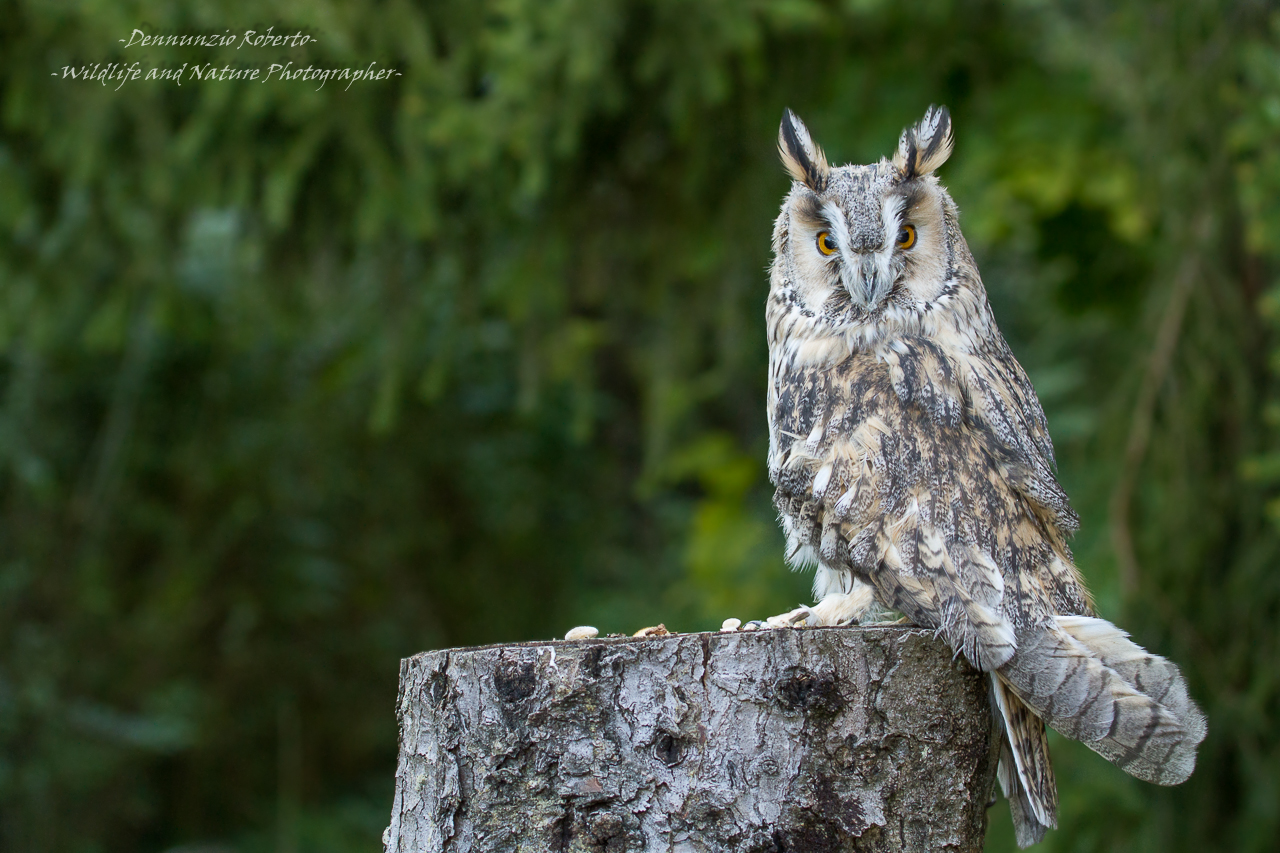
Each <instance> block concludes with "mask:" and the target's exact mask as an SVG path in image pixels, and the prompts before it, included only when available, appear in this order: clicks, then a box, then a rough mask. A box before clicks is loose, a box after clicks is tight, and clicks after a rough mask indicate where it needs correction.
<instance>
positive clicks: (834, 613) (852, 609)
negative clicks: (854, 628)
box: [720, 584, 877, 631]
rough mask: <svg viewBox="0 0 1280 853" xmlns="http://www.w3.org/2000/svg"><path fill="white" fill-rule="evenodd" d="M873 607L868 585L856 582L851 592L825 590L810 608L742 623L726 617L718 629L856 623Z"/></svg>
mask: <svg viewBox="0 0 1280 853" xmlns="http://www.w3.org/2000/svg"><path fill="white" fill-rule="evenodd" d="M876 610H877V605H876V599H875V596H874V595H873V594H872V592H871V587H869V586H867V585H865V584H856V585H855V586H854V589H853V592H833V593H828V594H827V595H826V596H825V597H823V599H822V600H821V601H819V602H818V603H817V604H815V605H813V606H812V607H808V606H806V605H803V604H802V605H800V606H799V607H797V608H796V609H795V610H790V611H788V612H786V613H779V614H778V615H777V616H770V617H769V618H768V619H756V620H753V621H751V622H748V623H746V624H745V625H742V623H740V622H738V620H737V619H726V620H725V622H724V625H722V626H721V627H720V630H721V631H737V630H739V627H738V626H739V625H741V630H743V631H755V630H759V629H762V628H801V627H805V628H813V627H817V626H819V625H856V624H858V622H859V621H860V620H861V619H862V618H863V617H865V616H867V615H868V614H869V613H872V612H875V611H876Z"/></svg>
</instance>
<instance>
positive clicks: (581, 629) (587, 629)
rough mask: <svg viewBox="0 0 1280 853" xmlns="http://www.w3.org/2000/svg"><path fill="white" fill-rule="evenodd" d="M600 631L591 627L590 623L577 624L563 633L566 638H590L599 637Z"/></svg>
mask: <svg viewBox="0 0 1280 853" xmlns="http://www.w3.org/2000/svg"><path fill="white" fill-rule="evenodd" d="M599 636H600V631H599V629H597V628H592V627H591V626H590V625H579V626H578V627H577V628H574V629H572V630H570V631H569V633H567V634H565V635H564V638H565V639H566V640H590V639H592V638H593V637H599Z"/></svg>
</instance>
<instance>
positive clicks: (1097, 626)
mask: <svg viewBox="0 0 1280 853" xmlns="http://www.w3.org/2000/svg"><path fill="white" fill-rule="evenodd" d="M1056 618H1057V621H1058V627H1059V628H1062V629H1064V630H1065V631H1066V632H1067V633H1068V634H1070V635H1071V636H1072V637H1073V638H1074V639H1075V640H1076V641H1077V642H1080V643H1082V644H1083V645H1085V646H1088V648H1089V650H1090V651H1091V652H1093V653H1094V654H1095V655H1097V657H1098V658H1099V659H1100V660H1101V661H1102V662H1103V663H1104V664H1106V665H1107V666H1109V667H1111V668H1112V669H1114V670H1115V671H1116V672H1117V673H1118V674H1119V675H1120V677H1121V678H1123V679H1124V680H1125V681H1127V682H1129V683H1130V684H1132V685H1133V686H1134V687H1135V688H1137V689H1138V690H1139V691H1141V692H1142V693H1145V694H1146V695H1147V696H1150V697H1151V698H1152V699H1154V700H1155V701H1157V702H1159V703H1160V704H1161V705H1163V706H1164V707H1165V708H1166V709H1167V710H1169V711H1170V712H1172V714H1173V715H1174V716H1175V717H1177V718H1178V721H1179V722H1180V723H1181V724H1182V727H1183V728H1184V729H1186V730H1187V734H1188V736H1189V737H1190V740H1191V743H1192V744H1193V745H1195V744H1198V743H1200V742H1201V741H1202V740H1204V736H1205V734H1206V731H1207V729H1206V727H1205V720H1204V714H1203V713H1201V712H1200V709H1199V708H1198V707H1197V706H1196V703H1195V702H1194V701H1193V700H1192V699H1191V694H1190V693H1189V692H1188V691H1187V682H1186V680H1185V679H1184V678H1183V677H1182V673H1181V672H1180V671H1179V670H1178V667H1177V666H1175V665H1174V664H1173V663H1172V662H1171V661H1168V660H1166V659H1165V658H1162V657H1160V656H1159V655H1153V654H1151V652H1149V651H1147V650H1146V649H1144V648H1143V647H1142V646H1140V645H1138V644H1137V643H1135V642H1133V641H1132V640H1130V639H1129V635H1128V633H1126V632H1125V631H1123V630H1121V629H1120V628H1117V627H1116V626H1115V625H1113V624H1111V623H1110V622H1108V621H1107V620H1105V619H1095V618H1092V617H1089V616H1058V617H1056Z"/></svg>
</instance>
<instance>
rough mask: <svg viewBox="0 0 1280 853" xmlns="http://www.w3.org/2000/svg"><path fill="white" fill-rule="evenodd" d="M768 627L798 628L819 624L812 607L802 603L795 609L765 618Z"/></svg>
mask: <svg viewBox="0 0 1280 853" xmlns="http://www.w3.org/2000/svg"><path fill="white" fill-rule="evenodd" d="M765 623H766V624H767V625H768V626H769V627H770V628H799V627H802V626H807V625H819V624H821V622H819V621H818V614H817V613H815V612H814V610H813V608H812V607H809V606H808V605H805V604H802V605H800V606H799V607H797V608H796V609H795V610H791V611H788V612H787V613H779V614H778V615H777V616H770V617H769V618H768V619H766V620H765Z"/></svg>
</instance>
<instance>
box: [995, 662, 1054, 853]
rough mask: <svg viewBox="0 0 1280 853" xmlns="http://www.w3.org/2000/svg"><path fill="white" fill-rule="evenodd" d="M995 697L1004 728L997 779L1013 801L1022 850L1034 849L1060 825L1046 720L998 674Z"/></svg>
mask: <svg viewBox="0 0 1280 853" xmlns="http://www.w3.org/2000/svg"><path fill="white" fill-rule="evenodd" d="M991 695H992V698H993V699H994V701H995V706H996V709H997V710H998V712H999V715H1000V720H1001V722H1002V723H1003V725H1004V737H1003V741H1004V742H1003V743H1002V744H1001V746H1000V764H999V767H998V770H997V776H998V778H999V780H1000V790H1001V791H1002V792H1003V793H1004V796H1005V798H1006V799H1007V800H1008V801H1009V811H1010V813H1011V814H1012V816H1013V830H1014V835H1015V837H1016V838H1017V841H1018V846H1019V847H1030V846H1031V845H1032V844H1035V843H1037V842H1038V841H1040V840H1041V839H1043V838H1044V834H1045V832H1046V831H1048V830H1049V829H1050V828H1051V827H1055V826H1057V825H1058V821H1057V814H1058V786H1057V783H1056V782H1055V781H1054V778H1053V763H1052V762H1051V761H1050V759H1049V741H1048V739H1047V737H1046V732H1045V727H1044V721H1043V720H1041V719H1040V718H1039V717H1037V716H1036V715H1035V714H1034V713H1032V712H1031V709H1030V708H1028V707H1027V706H1026V705H1025V704H1024V703H1023V702H1022V700H1021V699H1019V698H1018V697H1017V695H1016V694H1015V693H1014V692H1013V691H1012V690H1011V689H1010V688H1009V686H1008V685H1007V684H1005V683H1004V682H1003V681H1002V680H1001V679H1000V676H998V675H997V674H995V673H992V674H991Z"/></svg>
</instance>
